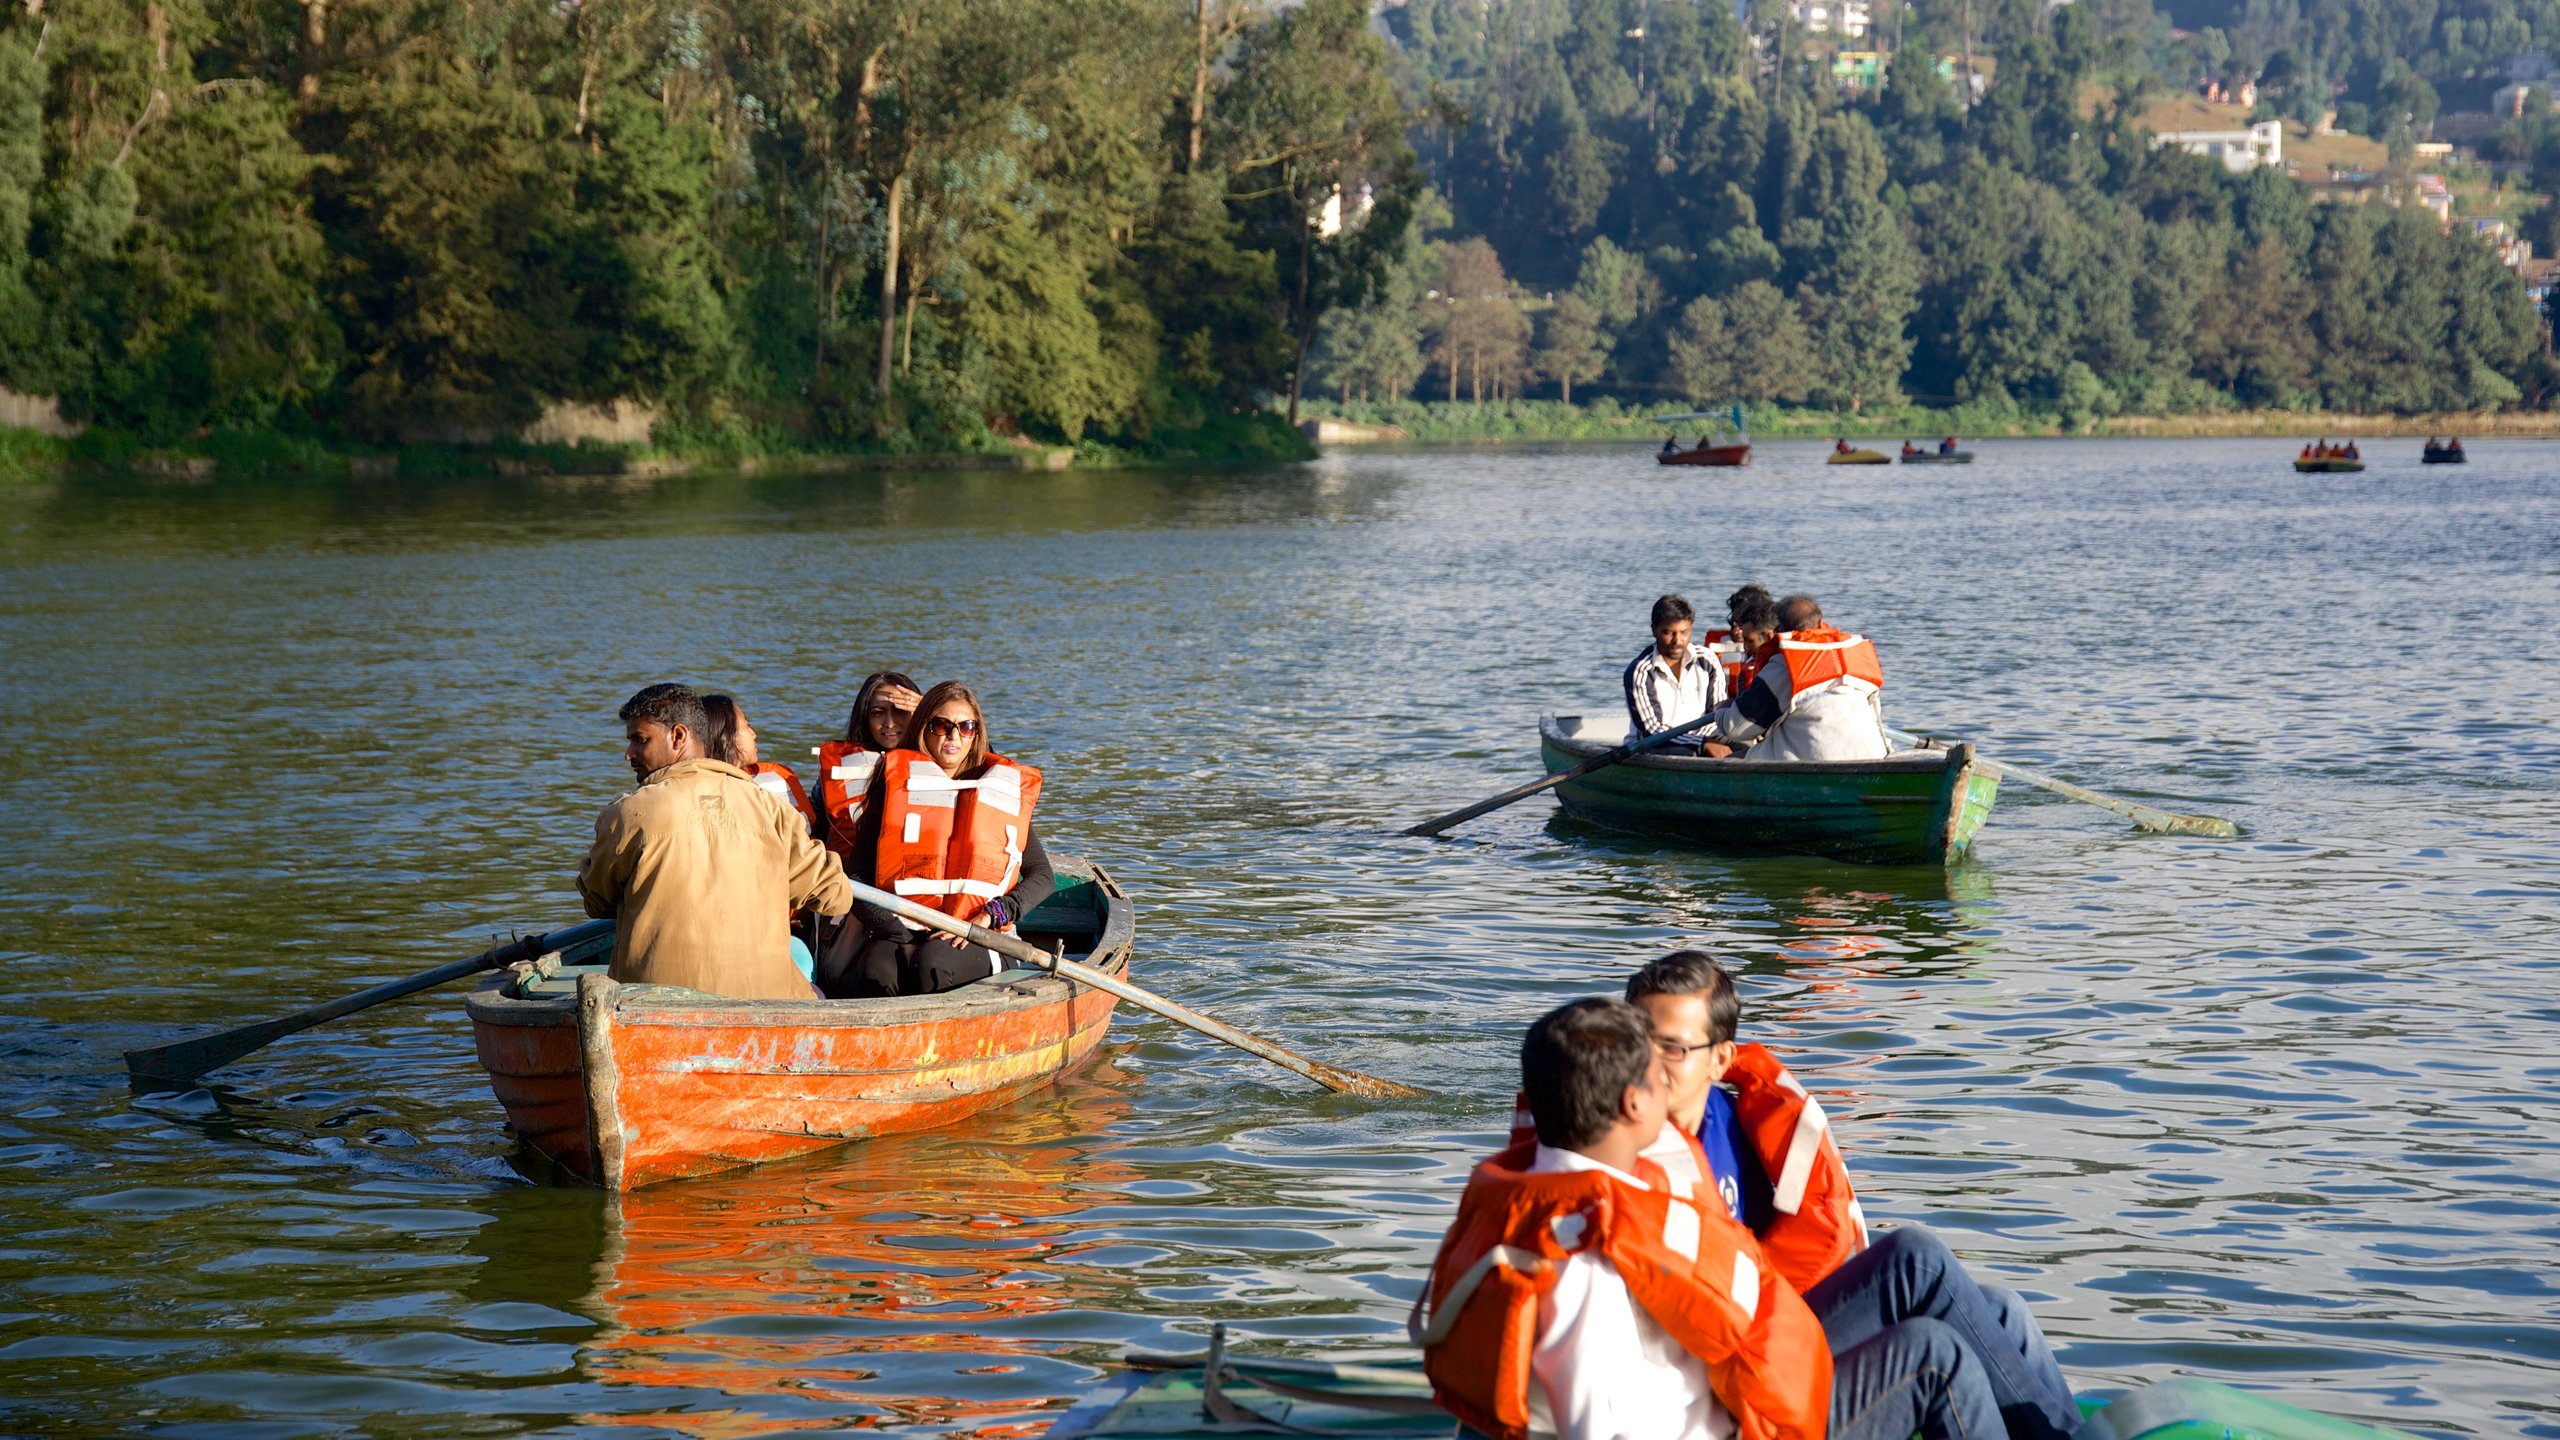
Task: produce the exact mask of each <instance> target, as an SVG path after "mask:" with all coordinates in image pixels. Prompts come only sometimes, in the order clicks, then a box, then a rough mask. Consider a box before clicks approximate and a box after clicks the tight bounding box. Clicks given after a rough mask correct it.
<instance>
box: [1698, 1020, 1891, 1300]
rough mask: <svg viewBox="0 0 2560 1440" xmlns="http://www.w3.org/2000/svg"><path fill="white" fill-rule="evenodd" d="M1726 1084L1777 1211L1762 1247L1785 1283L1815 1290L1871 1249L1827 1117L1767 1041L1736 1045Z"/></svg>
mask: <svg viewBox="0 0 2560 1440" xmlns="http://www.w3.org/2000/svg"><path fill="white" fill-rule="evenodd" d="M1724 1083H1725V1084H1727V1085H1730V1086H1732V1087H1733V1091H1734V1100H1733V1111H1734V1116H1735V1118H1736V1119H1738V1120H1740V1121H1741V1122H1742V1133H1743V1134H1744V1135H1745V1136H1746V1137H1748V1138H1749V1140H1750V1142H1751V1149H1752V1152H1753V1153H1754V1154H1756V1155H1758V1156H1759V1157H1760V1168H1761V1169H1762V1170H1764V1171H1766V1172H1767V1173H1768V1176H1769V1189H1770V1210H1771V1211H1772V1212H1773V1213H1772V1214H1771V1215H1770V1218H1769V1226H1768V1228H1767V1229H1766V1230H1763V1231H1761V1232H1760V1248H1761V1250H1762V1251H1763V1252H1764V1253H1766V1254H1767V1256H1768V1257H1769V1265H1770V1267H1771V1268H1772V1269H1774V1270H1776V1271H1777V1272H1778V1273H1779V1274H1780V1275H1783V1276H1785V1277H1786V1280H1787V1283H1788V1284H1790V1285H1793V1286H1794V1287H1796V1289H1798V1290H1810V1289H1812V1288H1813V1287H1814V1286H1815V1285H1816V1284H1818V1283H1820V1282H1821V1280H1822V1279H1823V1278H1824V1277H1825V1276H1827V1275H1829V1274H1830V1273H1831V1272H1832V1271H1834V1270H1836V1269H1838V1268H1840V1262H1841V1261H1843V1260H1846V1259H1848V1258H1849V1257H1850V1256H1852V1255H1855V1254H1857V1253H1858V1252H1859V1251H1861V1250H1864V1249H1866V1248H1867V1213H1866V1212H1865V1211H1864V1210H1861V1209H1860V1208H1858V1194H1857V1191H1856V1190H1855V1189H1853V1188H1851V1186H1850V1184H1849V1167H1848V1165H1847V1164H1846V1163H1844V1162H1843V1161H1842V1160H1841V1158H1840V1145H1839V1142H1838V1141H1836V1140H1834V1139H1832V1138H1831V1122H1830V1119H1829V1117H1827V1116H1825V1115H1824V1114H1823V1113H1822V1106H1821V1104H1820V1103H1818V1102H1817V1101H1815V1099H1814V1098H1813V1097H1812V1096H1811V1095H1808V1094H1806V1093H1805V1089H1804V1086H1803V1085H1801V1084H1799V1083H1798V1082H1797V1080H1796V1077H1794V1076H1793V1075H1790V1074H1788V1073H1787V1067H1786V1066H1784V1065H1781V1064H1779V1063H1778V1057H1777V1056H1775V1055H1772V1054H1770V1053H1769V1050H1768V1047H1767V1046H1764V1045H1744V1046H1741V1047H1739V1048H1738V1049H1736V1050H1735V1051H1734V1055H1733V1063H1732V1064H1731V1065H1728V1066H1726V1067H1725V1072H1724Z"/></svg>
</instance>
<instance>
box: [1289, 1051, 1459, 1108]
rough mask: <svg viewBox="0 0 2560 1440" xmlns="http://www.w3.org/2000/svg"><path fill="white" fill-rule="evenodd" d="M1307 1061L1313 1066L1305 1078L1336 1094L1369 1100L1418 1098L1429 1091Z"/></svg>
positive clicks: (1317, 1061) (1319, 1062)
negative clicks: (1356, 1096)
mask: <svg viewBox="0 0 2560 1440" xmlns="http://www.w3.org/2000/svg"><path fill="white" fill-rule="evenodd" d="M1307 1063H1308V1064H1309V1065H1311V1066H1313V1067H1314V1068H1313V1069H1312V1070H1310V1071H1308V1072H1307V1078H1308V1079H1310V1080H1313V1081H1314V1082H1316V1083H1317V1084H1319V1085H1322V1086H1323V1087H1324V1088H1326V1089H1327V1090H1331V1091H1334V1092H1336V1093H1337V1094H1342V1095H1358V1096H1361V1097H1363V1098H1366V1099H1370V1100H1418V1099H1421V1098H1422V1097H1424V1096H1427V1095H1429V1094H1430V1093H1431V1092H1430V1091H1428V1090H1422V1089H1417V1088H1415V1087H1414V1086H1411V1085H1403V1084H1399V1083H1397V1082H1396V1081H1393V1080H1381V1079H1379V1078H1378V1077H1377V1076H1375V1075H1363V1074H1361V1073H1360V1072H1358V1071H1356V1070H1344V1069H1341V1068H1340V1067H1338V1066H1333V1065H1327V1064H1326V1063H1324V1062H1323V1061H1321V1060H1310V1061H1308V1062H1307Z"/></svg>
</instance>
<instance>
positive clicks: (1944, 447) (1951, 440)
mask: <svg viewBox="0 0 2560 1440" xmlns="http://www.w3.org/2000/svg"><path fill="white" fill-rule="evenodd" d="M1938 453H1939V454H1941V455H1953V454H1954V453H1956V437H1954V436H1953V435H1950V436H1948V437H1947V438H1946V439H1944V440H1941V441H1939V442H1938Z"/></svg>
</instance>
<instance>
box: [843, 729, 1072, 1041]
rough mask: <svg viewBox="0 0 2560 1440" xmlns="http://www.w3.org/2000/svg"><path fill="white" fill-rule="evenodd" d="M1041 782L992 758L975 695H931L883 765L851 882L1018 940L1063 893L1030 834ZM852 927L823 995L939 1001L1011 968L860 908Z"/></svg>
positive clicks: (856, 838) (850, 860) (851, 863)
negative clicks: (1030, 918) (860, 879)
mask: <svg viewBox="0 0 2560 1440" xmlns="http://www.w3.org/2000/svg"><path fill="white" fill-rule="evenodd" d="M1039 800H1040V772H1039V771H1037V770H1034V769H1032V768H1031V767H1030V766H1028V765H1021V764H1017V763H1015V762H1014V761H1011V760H1008V759H1006V758H1005V757H1003V756H1001V755H998V754H996V753H995V752H994V750H993V749H991V748H990V737H989V736H988V734H987V722H986V715H985V712H984V711H982V710H980V709H979V707H978V697H977V695H976V694H975V693H973V692H972V691H971V690H970V689H969V687H968V686H966V685H963V684H961V683H959V682H958V681H956V680H945V681H943V682H942V683H941V684H939V685H936V686H934V687H933V688H932V689H930V690H928V691H926V692H925V693H924V698H923V700H922V701H921V702H920V703H919V704H918V705H917V706H916V712H915V717H914V718H913V719H912V720H911V721H909V722H908V725H907V733H906V734H905V736H903V737H902V738H901V739H900V741H899V743H898V745H897V748H895V749H893V750H891V751H890V752H889V753H888V754H886V755H883V756H881V757H880V764H879V766H878V767H877V769H876V770H875V772H874V773H873V775H872V777H871V788H870V790H869V791H868V792H867V794H866V795H865V797H864V803H863V806H862V814H861V818H860V819H859V820H858V821H856V822H855V825H854V830H853V840H852V845H851V847H850V848H849V850H848V852H847V854H846V856H845V867H846V870H847V873H850V874H854V875H861V876H865V877H869V879H870V883H871V884H872V885H873V886H874V887H876V888H878V889H881V890H886V891H888V892H890V893H891V894H893V895H896V896H898V897H900V898H901V899H906V900H912V901H914V902H916V903H917V904H919V905H929V906H931V907H933V908H934V909H936V910H940V911H942V912H943V913H945V914H947V915H953V916H957V917H958V918H960V919H963V920H967V921H969V922H971V923H972V924H976V925H981V926H984V927H986V928H987V929H990V930H1001V931H1006V932H1008V933H1009V932H1011V931H1012V929H1013V927H1014V924H1015V922H1017V921H1019V920H1020V919H1021V918H1022V917H1023V916H1025V915H1028V914H1030V913H1031V912H1032V911H1033V910H1036V909H1038V908H1039V907H1040V902H1041V901H1043V900H1046V899H1048V898H1049V896H1050V895H1051V894H1053V893H1054V892H1055V891H1056V890H1057V888H1058V882H1057V877H1056V874H1055V873H1054V872H1053V871H1052V870H1051V869H1050V868H1049V852H1048V850H1047V848H1046V847H1044V846H1043V845H1042V844H1041V843H1040V835H1039V832H1038V831H1036V830H1035V829H1033V828H1032V823H1031V815H1032V811H1033V809H1034V807H1036V806H1037V805H1038V803H1039ZM853 908H854V921H853V922H851V923H848V924H847V925H846V926H845V927H844V929H843V930H841V931H840V932H838V933H837V935H836V938H835V939H834V940H833V941H832V942H830V943H829V945H828V946H827V950H826V953H825V954H824V955H822V956H821V957H819V961H818V988H819V989H821V990H823V991H825V992H826V993H827V994H829V995H833V996H838V997H863V996H874V995H934V994H939V993H941V992H942V991H945V990H949V989H952V988H954V987H956V986H961V985H966V984H968V983H969V982H970V981H972V980H984V979H985V978H987V977H988V976H990V975H993V974H996V973H997V972H999V971H1001V970H1003V969H1004V968H1005V967H1006V961H1005V960H1004V958H1003V957H1002V956H999V955H997V954H996V953H995V952H994V951H991V950H986V949H982V948H980V947H978V946H975V945H971V944H969V943H968V942H967V941H965V940H962V939H960V938H959V937H958V936H955V935H949V934H945V933H944V932H942V931H939V930H928V929H927V928H926V927H924V926H922V925H918V924H915V923H914V922H912V921H909V920H905V919H902V918H901V917H899V916H896V915H892V914H890V913H889V912H888V911H886V910H883V909H880V908H879V907H877V906H874V905H867V904H863V903H861V902H859V901H857V902H855V904H854V907H853Z"/></svg>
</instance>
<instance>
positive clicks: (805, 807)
mask: <svg viewBox="0 0 2560 1440" xmlns="http://www.w3.org/2000/svg"><path fill="white" fill-rule="evenodd" d="M747 775H748V776H749V778H751V779H753V780H754V781H755V782H756V784H758V785H760V786H763V787H764V789H765V791H766V793H768V794H770V795H772V796H773V798H774V799H776V800H779V801H781V802H782V803H783V804H785V805H788V806H790V807H791V808H792V809H794V810H797V811H799V812H800V819H801V822H802V823H803V824H805V825H807V826H808V827H809V828H810V829H812V830H815V829H817V828H818V812H817V811H815V810H812V809H810V808H809V792H808V791H806V790H803V789H801V788H800V777H799V776H797V775H794V774H792V773H791V767H790V766H788V765H776V764H775V763H773V762H772V761H770V760H759V761H757V762H756V763H754V764H753V765H750V766H748V767H747Z"/></svg>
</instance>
